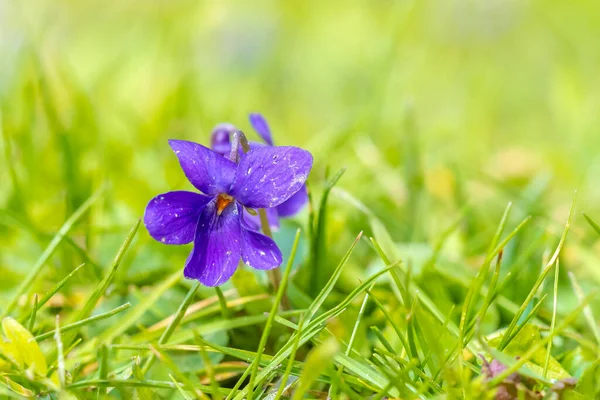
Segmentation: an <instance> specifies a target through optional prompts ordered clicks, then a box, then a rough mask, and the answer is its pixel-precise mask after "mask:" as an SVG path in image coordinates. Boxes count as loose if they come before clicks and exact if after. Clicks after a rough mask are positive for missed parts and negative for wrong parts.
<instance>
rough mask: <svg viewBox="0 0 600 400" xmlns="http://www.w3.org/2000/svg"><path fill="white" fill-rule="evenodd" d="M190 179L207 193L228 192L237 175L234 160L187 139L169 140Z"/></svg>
mask: <svg viewBox="0 0 600 400" xmlns="http://www.w3.org/2000/svg"><path fill="white" fill-rule="evenodd" d="M169 145H170V146H171V148H172V149H173V151H174V152H175V154H176V155H177V158H178V159H179V164H181V168H182V169H183V172H184V173H185V176H186V177H187V178H188V180H189V181H190V182H191V183H192V185H194V186H195V187H196V188H197V189H198V190H200V191H201V192H203V193H205V194H210V195H216V194H219V193H224V192H227V191H228V190H229V188H230V186H231V182H232V181H233V178H234V176H235V170H236V165H235V163H234V162H233V161H230V160H229V159H227V158H225V157H223V156H221V155H219V154H217V153H215V152H214V151H212V150H211V149H209V148H207V147H204V146H202V145H201V144H198V143H194V142H188V141H185V140H173V139H171V140H169Z"/></svg>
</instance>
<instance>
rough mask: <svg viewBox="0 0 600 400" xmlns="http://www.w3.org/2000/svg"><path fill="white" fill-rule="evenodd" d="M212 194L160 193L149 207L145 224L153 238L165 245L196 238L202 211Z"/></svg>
mask: <svg viewBox="0 0 600 400" xmlns="http://www.w3.org/2000/svg"><path fill="white" fill-rule="evenodd" d="M211 199H212V197H209V196H204V195H202V194H199V193H193V192H186V191H175V192H168V193H163V194H159V195H158V196H156V197H155V198H153V199H152V200H150V202H149V203H148V205H147V206H146V211H145V212H144V224H145V225H146V228H147V229H148V232H149V233H150V236H152V237H153V238H154V239H156V240H158V241H159V242H162V243H166V244H186V243H190V242H191V241H192V240H194V234H195V231H196V224H197V222H198V217H200V213H201V212H202V210H203V209H204V207H205V206H206V204H208V202H209V201H211Z"/></svg>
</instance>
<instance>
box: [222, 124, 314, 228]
mask: <svg viewBox="0 0 600 400" xmlns="http://www.w3.org/2000/svg"><path fill="white" fill-rule="evenodd" d="M248 119H249V120H250V124H251V125H252V127H253V128H254V130H255V131H256V133H257V134H258V135H259V136H260V137H261V138H262V140H263V141H264V144H263V143H257V142H249V145H250V149H257V148H261V147H266V146H275V144H274V142H273V135H272V134H271V129H270V128H269V124H268V123H267V120H266V119H265V118H264V117H263V116H262V115H261V114H259V113H252V114H250V115H249V117H248ZM236 130H237V128H236V127H235V126H233V125H232V124H228V123H222V124H219V125H217V126H216V127H215V128H214V129H213V132H212V138H211V147H212V149H213V150H214V151H215V152H217V153H219V154H221V155H222V156H224V157H227V156H228V155H229V153H230V152H231V135H232V134H233V133H234V132H235V131H236ZM307 203H308V190H307V188H306V185H302V187H301V188H300V190H298V191H297V192H296V193H295V194H294V195H293V196H292V197H290V198H289V199H288V200H286V201H284V202H283V203H281V204H280V205H278V206H277V207H274V208H268V209H266V213H267V218H268V220H269V225H270V226H271V228H272V229H275V230H277V229H278V228H279V218H280V217H282V218H286V217H291V216H293V215H295V214H297V213H298V212H299V211H300V210H301V209H302V208H303V207H304V206H305V205H306V204H307ZM244 220H246V222H247V223H248V224H249V225H250V226H252V227H253V228H255V229H256V230H258V229H260V219H259V218H258V217H257V216H252V215H250V214H248V213H245V215H244Z"/></svg>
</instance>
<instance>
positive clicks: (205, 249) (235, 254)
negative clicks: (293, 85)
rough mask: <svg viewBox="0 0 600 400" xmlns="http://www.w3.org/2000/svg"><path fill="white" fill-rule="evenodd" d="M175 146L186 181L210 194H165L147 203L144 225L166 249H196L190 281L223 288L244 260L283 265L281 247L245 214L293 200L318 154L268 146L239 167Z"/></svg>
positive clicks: (194, 146) (195, 147)
mask: <svg viewBox="0 0 600 400" xmlns="http://www.w3.org/2000/svg"><path fill="white" fill-rule="evenodd" d="M169 145H170V146H171V148H172V149H173V151H174V152H175V154H176V155H177V158H178V159H179V163H180V165H181V168H182V169H183V172H184V174H185V176H186V177H187V178H188V180H189V181H190V182H191V183H192V185H194V186H195V187H196V188H197V189H198V190H200V191H201V192H202V193H203V194H201V193H194V192H187V191H174V192H167V193H164V194H160V195H158V196H156V197H155V198H153V199H152V200H150V202H149V203H148V206H147V207H146V211H145V213H144V223H145V225H146V228H147V229H148V231H149V232H150V235H151V236H152V237H153V238H154V239H156V240H157V241H160V242H162V243H165V244H178V245H180V244H187V243H190V242H192V241H193V242H194V248H193V250H192V252H191V253H190V255H189V256H188V258H187V261H186V263H185V269H184V275H185V277H186V278H188V279H197V280H199V281H200V282H201V283H202V284H203V285H206V286H218V285H221V284H222V283H224V282H226V281H227V280H229V278H231V276H232V275H233V273H234V272H235V270H236V268H237V266H238V262H239V260H240V258H241V259H242V260H243V261H244V263H245V264H246V265H248V266H250V267H252V268H256V269H260V270H268V269H273V268H276V267H278V266H279V265H281V263H282V255H281V251H280V250H279V248H278V247H277V245H276V244H275V242H274V241H273V240H272V239H271V238H269V237H267V236H265V235H263V234H261V233H259V232H256V230H255V229H252V227H251V226H249V225H248V224H247V222H246V220H245V219H244V218H240V216H241V215H242V213H243V212H244V207H247V208H266V209H270V208H273V207H277V206H279V205H281V204H282V203H283V202H285V201H287V200H289V199H290V198H291V197H293V196H294V195H295V194H296V193H297V192H298V191H299V190H300V189H301V188H302V187H303V186H304V182H305V181H306V178H307V176H308V173H309V172H310V169H311V167H312V156H311V154H310V153H309V152H308V151H306V150H302V149H299V148H297V147H267V146H262V147H260V148H255V149H253V150H250V151H249V152H248V153H247V154H243V155H242V157H241V159H240V161H239V164H236V163H235V162H233V161H231V160H229V159H228V158H226V157H222V156H221V155H220V154H218V153H216V152H214V151H212V150H210V149H208V148H206V147H204V146H202V145H200V144H198V143H193V142H188V141H184V140H169Z"/></svg>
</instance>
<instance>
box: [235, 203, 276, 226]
mask: <svg viewBox="0 0 600 400" xmlns="http://www.w3.org/2000/svg"><path fill="white" fill-rule="evenodd" d="M264 210H265V212H266V213H267V220H268V221H269V226H270V227H271V230H273V231H278V230H279V227H280V224H279V214H278V213H277V208H276V207H273V208H265V209H264ZM256 212H257V215H251V214H250V213H249V212H248V211H246V210H244V223H245V224H246V225H247V227H248V228H249V229H251V230H253V231H260V229H261V226H262V223H261V222H260V215H258V212H259V211H258V210H256Z"/></svg>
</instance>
